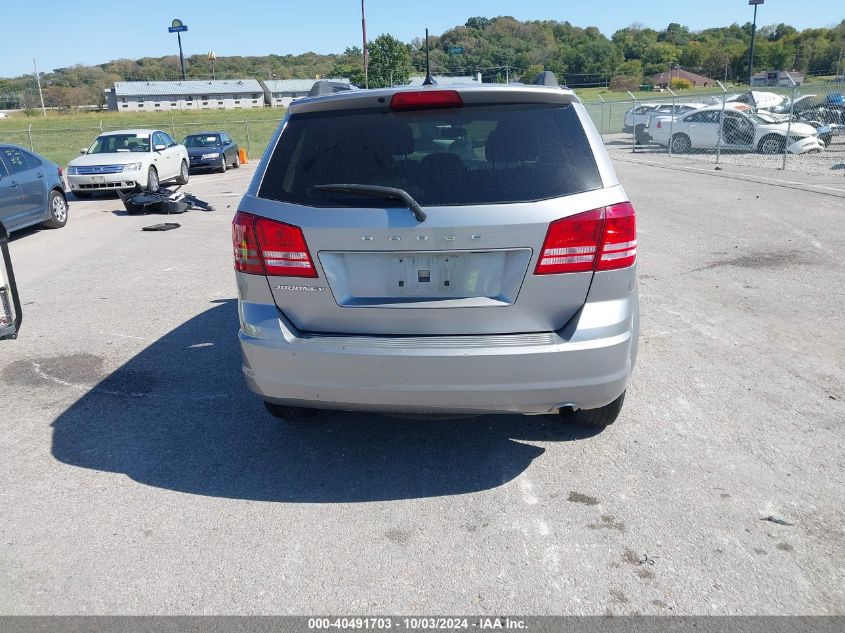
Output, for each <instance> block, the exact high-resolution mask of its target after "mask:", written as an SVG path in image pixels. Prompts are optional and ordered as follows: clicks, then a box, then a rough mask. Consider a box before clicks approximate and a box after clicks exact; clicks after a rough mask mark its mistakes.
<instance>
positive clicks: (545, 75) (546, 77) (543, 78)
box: [531, 70, 560, 88]
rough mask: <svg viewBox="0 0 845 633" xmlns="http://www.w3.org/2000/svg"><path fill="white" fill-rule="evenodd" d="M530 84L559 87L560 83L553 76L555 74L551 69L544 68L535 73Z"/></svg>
mask: <svg viewBox="0 0 845 633" xmlns="http://www.w3.org/2000/svg"><path fill="white" fill-rule="evenodd" d="M531 85H532V86H552V87H554V88H560V84H559V83H558V82H557V77H555V74H554V73H553V72H552V71H551V70H544V71H543V72H540V73H537V76H536V77H534V81H532V82H531Z"/></svg>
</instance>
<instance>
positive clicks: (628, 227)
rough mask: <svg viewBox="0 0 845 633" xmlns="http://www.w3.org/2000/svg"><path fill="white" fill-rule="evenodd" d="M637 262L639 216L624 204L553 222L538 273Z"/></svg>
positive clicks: (573, 271)
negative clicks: (637, 221) (637, 222)
mask: <svg viewBox="0 0 845 633" xmlns="http://www.w3.org/2000/svg"><path fill="white" fill-rule="evenodd" d="M636 259H637V226H636V214H635V213H634V207H633V206H631V203H630V202H623V203H621V204H615V205H612V206H609V207H602V208H601V209H594V210H592V211H587V212H585V213H579V214H577V215H573V216H570V217H568V218H563V219H562V220H557V221H555V222H552V223H551V224H550V225H549V230H548V232H547V233H546V239H545V241H544V242H543V250H542V251H541V252H540V259H539V260H538V262H537V268H536V269H535V270H534V274H535V275H552V274H559V273H580V272H587V271H592V270H616V269H619V268H627V267H628V266H632V265H633V264H634V262H635V261H636Z"/></svg>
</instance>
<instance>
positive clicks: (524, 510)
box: [0, 160, 845, 615]
mask: <svg viewBox="0 0 845 633" xmlns="http://www.w3.org/2000/svg"><path fill="white" fill-rule="evenodd" d="M616 166H617V170H618V173H619V175H620V178H621V179H622V181H623V184H624V185H625V186H626V189H627V191H628V193H629V195H630V197H631V200H632V201H633V202H634V204H635V206H636V208H637V210H638V221H639V227H640V251H639V253H640V255H639V261H640V293H641V303H642V332H641V335H642V338H641V343H640V355H639V360H638V365H637V368H636V371H635V375H634V378H633V382H632V384H631V386H630V388H629V391H628V398H627V400H626V403H625V408H624V410H623V413H622V415H621V417H620V419H619V420H618V421H617V423H616V424H615V425H614V426H612V427H610V428H608V429H607V430H605V431H603V432H595V431H592V432H587V431H583V430H578V429H573V428H571V427H567V426H565V425H564V424H562V423H561V422H560V421H559V420H558V419H557V418H556V417H554V416H543V417H519V416H486V417H474V418H462V419H457V420H444V419H439V418H438V419H428V418H415V419H403V418H395V417H387V416H382V415H373V414H360V413H356V414H348V413H327V414H324V415H322V416H321V417H320V418H318V419H317V420H315V421H309V422H301V423H291V422H286V423H283V422H280V421H278V420H276V419H274V418H272V417H271V416H270V415H269V414H268V413H266V412H265V410H264V408H263V406H262V405H261V403H260V402H259V401H258V400H257V399H256V398H255V397H253V396H252V395H251V394H250V393H249V392H248V391H247V389H246V387H245V385H244V381H243V378H242V376H241V373H240V364H239V360H240V359H239V352H238V348H237V339H236V333H237V328H238V326H237V314H236V305H235V301H234V296H235V287H234V275H233V272H232V255H231V243H230V237H229V223H230V221H231V217H232V214H233V213H234V212H235V210H236V207H237V201H238V199H239V197H240V194H241V193H242V192H243V190H244V189H245V187H246V185H247V183H248V180H249V178H250V176H251V173H252V169H253V168H254V164H251V165H246V166H244V167H242V168H241V169H240V170H230V171H229V172H227V173H226V174H225V175H204V176H197V177H193V178H192V180H191V183H190V184H189V185H188V186H187V187H186V188H185V189H186V190H188V191H191V192H192V193H194V194H196V195H198V196H200V197H204V198H205V199H207V200H209V201H210V202H212V204H214V205H215V206H216V210H215V211H213V212H201V211H191V212H189V213H187V214H184V215H181V216H175V217H163V216H127V215H125V213H124V212H123V211H122V206H121V204H120V202H119V200H117V199H116V198H102V199H93V200H87V201H72V202H71V205H70V220H69V222H68V225H67V227H65V228H64V229H60V230H53V231H50V230H28V231H23V232H21V233H18V234H16V235H15V236H14V240H13V242H12V243H11V251H12V256H13V258H14V261H15V265H16V273H17V277H18V282H19V285H20V289H21V294H22V300H23V303H24V310H25V313H24V323H23V329H22V332H21V335H20V338H19V339H18V340H16V341H11V342H2V343H0V387H2V398H0V437H2V440H0V482H2V486H0V508H2V511H0V613H2V614H39V615H41V614H223V613H225V614H310V613H336V614H364V613H382V614H391V613H407V614H411V613H434V614H445V613H479V614H507V613H514V614H606V613H612V614H633V613H641V614H834V613H836V614H843V613H845V533H844V532H843V525H845V521H843V519H845V503H843V502H845V476H844V475H845V463H844V462H843V455H845V451H843V448H845V446H843V444H845V442H844V441H843V419H845V407H844V406H843V400H844V399H845V387H844V386H843V385H845V337H843V335H842V333H843V332H845V323H843V313H845V291H843V288H845V273H843V270H845V269H843V265H842V253H843V252H845V230H843V229H844V228H845V227H843V224H844V223H845V213H844V211H845V209H843V206H842V200H841V199H840V198H836V197H833V196H829V195H821V194H819V193H813V192H811V191H803V190H799V189H795V188H784V187H778V186H772V185H771V184H758V183H755V182H749V181H745V180H736V179H729V178H719V177H713V176H712V175H710V174H703V173H696V172H694V171H678V170H667V169H662V168H659V167H657V166H654V165H645V164H635V163H631V162H628V161H623V160H620V161H617V165H616ZM162 221H175V222H178V223H180V224H181V227H180V228H179V229H176V230H173V231H168V232H163V233H155V232H142V231H141V228H142V227H143V226H146V225H149V224H155V223H158V222H162Z"/></svg>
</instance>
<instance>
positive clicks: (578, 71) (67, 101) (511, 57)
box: [0, 16, 845, 108]
mask: <svg viewBox="0 0 845 633" xmlns="http://www.w3.org/2000/svg"><path fill="white" fill-rule="evenodd" d="M750 39H751V24H750V23H746V24H744V25H742V26H740V25H739V24H736V23H734V24H731V25H730V26H725V27H717V28H709V29H704V30H701V31H691V30H690V29H689V28H688V27H686V26H683V25H681V24H678V23H676V22H673V23H670V24H669V25H667V26H666V28H664V29H661V30H657V29H652V28H648V27H645V26H643V25H642V24H632V25H630V26H627V27H625V28H622V29H619V30H617V31H616V32H615V33H613V34H612V35H611V36H610V37H606V36H605V35H604V34H602V33H601V32H600V31H599V30H598V29H597V28H596V27H594V26H589V27H586V28H582V27H577V26H574V25H572V24H570V23H569V22H558V21H555V20H536V21H525V22H522V21H519V20H516V19H514V18H512V17H508V16H500V17H494V18H486V17H472V18H470V19H469V20H467V21H466V23H465V24H464V25H462V26H456V27H454V28H451V29H449V30H447V31H446V32H445V33H442V34H440V35H435V36H431V37H430V38H429V48H430V62H431V68H432V71H433V72H434V73H436V74H450V75H468V74H473V75H474V74H477V73H481V75H482V78H483V80H484V81H494V82H503V81H507V80H511V79H518V78H522V77H527V78H530V77H533V76H534V74H536V73H537V72H539V71H541V70H551V71H553V72H554V73H555V74H556V75H558V77H559V78H561V79H562V80H563V81H565V82H566V83H568V84H569V85H572V86H578V85H589V84H599V83H602V84H603V83H605V82H608V81H609V80H610V79H611V78H612V77H624V78H629V79H631V80H632V81H647V79H648V77H649V76H651V75H654V74H657V73H660V72H662V71H664V70H667V69H668V68H669V67H670V65H678V66H680V67H682V68H684V69H686V70H691V71H693V72H698V73H700V74H703V75H705V76H708V77H711V78H715V79H727V80H728V81H743V80H747V77H748V48H749V44H750ZM843 50H845V20H842V21H840V22H839V23H838V24H837V25H836V26H831V27H826V28H811V29H804V30H802V31H798V30H797V29H795V28H794V27H792V26H790V25H788V24H777V25H772V26H764V27H761V28H759V29H757V39H756V45H755V53H754V67H755V69H757V70H768V69H777V70H797V71H801V72H803V73H805V74H809V75H817V76H818V75H834V74H842V73H843V72H845V58H843ZM367 51H368V56H369V65H368V77H367V79H368V85H369V86H370V87H381V86H387V85H391V84H402V83H407V81H408V79H409V78H410V77H411V76H412V75H418V74H422V73H423V72H424V69H425V42H424V41H423V39H422V38H415V39H414V40H412V41H411V42H401V41H399V40H398V39H396V38H394V37H393V36H391V35H389V34H383V35H380V36H378V37H377V38H375V39H374V40H372V41H370V42H368V44H367ZM186 66H187V69H188V77H189V78H192V79H210V78H212V77H216V78H218V79H223V78H244V77H255V78H259V79H261V78H266V79H291V78H305V77H317V76H320V77H347V78H349V79H350V80H351V81H352V83H354V84H356V85H360V86H363V85H364V82H365V78H364V67H363V55H362V51H361V49H360V48H358V47H350V48H347V49H346V50H345V51H344V52H343V53H339V54H329V55H320V54H317V53H304V54H301V55H276V54H272V55H265V56H229V57H218V58H217V59H216V60H213V61H212V60H209V59H207V58H206V56H205V55H191V56H188V57H187V58H186ZM180 77H181V74H180V69H179V58H178V56H176V55H170V56H164V57H157V58H152V57H144V58H141V59H138V60H130V59H118V60H114V61H111V62H107V63H104V64H99V65H95V66H85V65H75V66H70V67H68V68H58V69H55V70H53V71H52V72H48V73H45V74H44V75H43V78H42V84H43V87H44V99H45V102H46V103H47V105H49V106H58V107H68V108H72V107H75V106H79V105H88V104H94V105H102V104H103V103H104V93H103V89H104V88H107V87H109V86H111V84H112V83H113V82H115V81H132V80H150V81H152V80H176V79H179V78H180ZM34 83H35V82H34V80H33V78H32V76H29V75H23V76H21V77H16V78H10V79H0V108H2V107H34V106H35V105H36V103H35V99H37V91H36V90H35V86H34ZM15 102H16V103H15Z"/></svg>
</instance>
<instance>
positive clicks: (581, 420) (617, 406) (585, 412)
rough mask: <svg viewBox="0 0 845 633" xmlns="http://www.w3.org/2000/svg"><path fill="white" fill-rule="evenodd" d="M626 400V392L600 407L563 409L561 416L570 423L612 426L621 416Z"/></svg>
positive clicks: (602, 426)
mask: <svg viewBox="0 0 845 633" xmlns="http://www.w3.org/2000/svg"><path fill="white" fill-rule="evenodd" d="M623 402H625V392H624V391H623V392H622V395H621V396H619V397H618V398H616V400H614V401H613V402H611V403H610V404H607V405H605V406H603V407H599V408H598V409H578V410H577V411H572V410H571V409H561V410H560V417H561V418H563V419H564V420H565V421H566V422H568V423H569V424H579V425H581V426H595V427H601V428H604V427H606V426H610V425H611V424H613V423H614V422H615V421H616V418H618V417H619V412H620V411H622V403H623Z"/></svg>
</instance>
